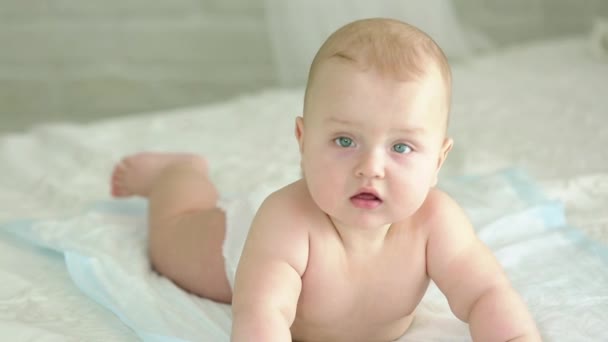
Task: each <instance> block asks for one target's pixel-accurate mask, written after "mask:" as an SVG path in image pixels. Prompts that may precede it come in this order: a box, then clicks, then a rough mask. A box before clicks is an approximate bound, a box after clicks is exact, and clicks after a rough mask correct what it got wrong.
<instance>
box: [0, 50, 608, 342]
mask: <svg viewBox="0 0 608 342" xmlns="http://www.w3.org/2000/svg"><path fill="white" fill-rule="evenodd" d="M454 74H455V84H454V87H455V96H454V107H453V111H452V121H451V134H452V135H453V137H454V138H455V141H456V145H455V148H454V150H453V152H452V153H451V155H450V158H449V159H448V162H447V164H446V166H445V169H444V173H443V176H444V177H448V176H450V175H462V174H472V173H481V172H490V171H495V170H498V169H501V168H504V167H519V168H523V169H525V170H527V171H528V172H529V173H530V174H531V175H532V176H533V177H534V178H535V179H536V180H537V181H538V182H539V183H540V184H541V185H542V186H543V189H544V191H545V192H546V193H547V194H549V195H550V196H552V197H554V198H556V199H558V200H561V201H563V202H564V203H565V207H566V211H567V217H568V220H569V222H570V224H571V225H573V226H575V227H577V228H578V229H581V230H582V231H583V232H584V233H585V234H586V235H588V236H590V237H591V238H592V239H594V240H596V241H598V242H599V243H601V244H603V245H604V246H608V211H606V209H605V208H607V207H608V149H607V148H606V147H607V146H608V117H607V114H608V113H607V109H606V108H608V100H606V97H605V94H606V89H608V87H607V85H608V84H607V83H608V64H602V63H601V62H599V61H596V60H594V59H593V58H592V57H590V54H589V53H588V49H587V48H586V43H585V42H584V41H583V40H581V39H567V40H559V41H552V42H546V43H543V44H535V45H530V46H522V47H518V48H516V49H512V50H509V51H503V52H501V53H499V54H496V55H491V56H486V57H481V58H477V59H475V60H473V61H470V62H468V63H466V64H462V65H457V66H454ZM301 98H302V90H301V89H294V90H269V91H265V92H262V93H259V94H254V95H250V96H245V97H241V98H236V99H234V100H232V101H229V102H226V103H221V104H217V105H213V106H205V107H201V108H189V109H180V110H175V111H167V112H159V113H149V114H144V115H140V116H132V117H128V118H123V119H117V120H112V121H108V122H99V123H95V124H92V125H86V126H83V125H74V124H69V123H65V124H56V125H52V126H41V127H37V128H35V129H33V130H31V131H29V132H27V133H25V134H8V135H5V136H3V137H1V138H0V174H1V175H2V177H1V178H0V207H1V208H2V209H0V224H2V223H5V222H10V221H14V220H19V219H24V218H28V219H31V218H40V219H43V218H59V217H69V216H70V215H73V214H74V213H77V212H80V211H81V210H82V208H85V207H86V206H87V205H89V204H90V203H91V202H94V201H99V200H107V199H108V188H107V181H108V175H109V172H110V170H111V166H112V164H113V162H114V161H116V160H117V159H118V158H120V156H122V155H124V154H128V153H131V152H135V151H139V150H167V151H177V150H179V151H192V152H197V153H202V154H204V155H206V156H207V157H208V158H209V160H210V164H211V172H212V176H213V178H214V179H215V180H216V182H217V183H218V184H219V188H220V191H222V192H224V193H233V192H240V191H245V190H247V189H249V188H251V187H252V186H254V185H255V184H259V183H269V182H274V183H285V182H287V181H289V180H291V179H294V178H296V177H297V175H298V155H297V146H296V143H295V140H294V138H293V137H292V132H293V124H294V122H293V117H294V115H295V114H297V113H298V111H299V110H300V108H301ZM269 123H270V124H269ZM192 142H196V143H195V144H193V143H192ZM243 170H248V173H247V174H244V173H243ZM565 314H567V313H565ZM607 317H608V313H607ZM0 336H2V337H3V340H4V339H6V338H5V337H7V338H8V340H12V341H23V340H33V339H35V340H42V341H65V340H112V341H131V340H135V339H136V335H135V334H134V333H133V332H132V331H131V330H129V329H128V328H127V327H126V326H125V325H124V324H123V323H122V322H121V321H120V320H119V319H118V318H117V317H116V316H114V315H113V314H112V313H111V312H110V311H107V310H105V309H104V308H102V307H101V306H99V305H97V304H96V303H95V302H94V301H93V300H91V299H89V298H88V297H86V296H85V295H84V294H82V293H81V292H80V291H79V290H78V288H77V287H76V286H74V285H73V283H72V282H71V280H70V279H69V277H68V274H67V271H66V269H65V265H64V262H63V260H62V259H61V257H60V255H59V254H55V253H52V252H49V251H46V250H42V249H38V248H35V247H32V246H31V245H29V244H27V243H24V242H22V241H20V240H18V239H16V238H14V237H12V236H11V235H9V234H6V233H3V232H1V231H0Z"/></svg>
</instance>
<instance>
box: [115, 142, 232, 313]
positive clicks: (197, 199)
mask: <svg viewBox="0 0 608 342" xmlns="http://www.w3.org/2000/svg"><path fill="white" fill-rule="evenodd" d="M112 195H113V196H115V197H127V196H133V195H135V196H142V197H145V198H147V199H148V201H149V212H148V220H149V229H150V233H149V241H148V249H149V252H148V253H149V255H150V260H151V262H152V265H153V267H154V268H155V269H156V270H157V271H158V272H159V273H161V274H163V275H164V276H166V277H168V278H169V279H171V280H173V282H175V283H176V284H177V285H179V286H181V287H182V288H184V289H185V290H187V291H190V292H192V293H195V294H197V295H200V296H202V297H206V298H209V299H212V300H215V301H220V302H226V303H229V302H230V301H231V298H232V291H231V289H230V285H229V283H228V279H227V277H226V271H225V267H224V258H223V255H222V246H223V241H224V235H225V230H226V229H225V215H224V212H223V211H222V210H221V209H219V208H217V206H216V205H217V200H218V193H217V189H216V188H215V186H214V185H213V184H212V183H211V181H210V179H209V177H208V174H207V163H206V161H205V160H204V159H203V158H201V157H198V156H195V155H188V154H169V153H141V154H136V155H132V156H129V157H126V158H124V159H123V160H122V161H121V162H120V163H118V164H117V165H116V167H115V169H114V172H113V174H112Z"/></svg>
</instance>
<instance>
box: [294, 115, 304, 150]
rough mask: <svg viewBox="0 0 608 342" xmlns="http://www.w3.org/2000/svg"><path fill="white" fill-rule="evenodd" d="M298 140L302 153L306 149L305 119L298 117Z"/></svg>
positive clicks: (296, 129) (296, 130)
mask: <svg viewBox="0 0 608 342" xmlns="http://www.w3.org/2000/svg"><path fill="white" fill-rule="evenodd" d="M295 134H296V139H297V140H298V146H299V147H300V153H302V150H303V148H304V118H302V117H301V116H298V117H296V127H295Z"/></svg>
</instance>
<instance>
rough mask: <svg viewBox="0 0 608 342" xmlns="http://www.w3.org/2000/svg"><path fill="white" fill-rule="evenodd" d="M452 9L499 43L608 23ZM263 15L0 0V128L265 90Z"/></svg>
mask: <svg viewBox="0 0 608 342" xmlns="http://www.w3.org/2000/svg"><path fill="white" fill-rule="evenodd" d="M286 1H289V0H286ZM454 2H455V5H456V8H457V10H458V11H459V14H460V15H461V16H462V19H463V20H464V21H466V22H469V23H471V24H472V25H475V26H477V27H479V28H482V29H483V30H485V31H486V32H488V33H489V34H490V35H492V37H493V38H494V39H497V40H498V41H499V42H503V43H508V42H509V41H510V40H512V38H509V37H515V38H518V39H519V38H523V37H542V36H543V35H545V33H546V32H549V31H555V29H556V28H561V29H562V30H574V31H576V30H579V31H580V30H584V29H585V28H586V27H588V26H589V25H590V18H592V17H593V16H594V15H604V16H608V1H606V0H454ZM522 8H526V10H525V11H522ZM263 15H264V11H263V0H105V1H100V0H0V132H1V131H6V130H8V129H11V128H15V127H22V126H25V125H29V124H31V123H32V122H36V121H41V120H43V121H47V120H64V119H66V118H69V119H70V120H88V119H91V118H94V117H99V116H110V115H119V114H123V113H132V112H140V111H147V110H155V109H163V108H170V107H174V106H182V105H193V104H197V103H204V102H208V101H211V100H215V99H221V98H226V97H228V96H230V95H232V94H236V93H240V92H243V91H252V90H256V89H260V88H262V87H265V86H269V85H274V84H275V75H274V72H273V67H272V53H271V51H270V46H269V43H268V40H267V38H266V33H265V30H266V26H265V23H264V21H263V19H264V18H263ZM504 32H508V35H505V34H504Z"/></svg>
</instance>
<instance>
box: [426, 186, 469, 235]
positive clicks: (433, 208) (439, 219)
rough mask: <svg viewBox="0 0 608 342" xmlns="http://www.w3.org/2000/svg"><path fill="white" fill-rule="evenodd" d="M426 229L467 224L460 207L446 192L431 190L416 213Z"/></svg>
mask: <svg viewBox="0 0 608 342" xmlns="http://www.w3.org/2000/svg"><path fill="white" fill-rule="evenodd" d="M417 215H418V217H419V218H420V222H424V223H425V225H426V226H428V228H438V227H444V228H445V227H449V226H455V225H456V226H458V225H461V224H467V223H468V222H469V220H468V218H467V216H466V214H465V212H464V210H463V209H462V207H461V206H460V205H459V204H458V203H457V202H456V201H455V200H454V199H453V198H452V197H451V196H450V195H449V194H447V193H446V192H444V191H442V190H440V189H437V188H433V189H431V191H430V192H429V194H428V196H427V198H426V200H425V201H424V203H423V205H422V206H421V207H420V210H418V213H417Z"/></svg>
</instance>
